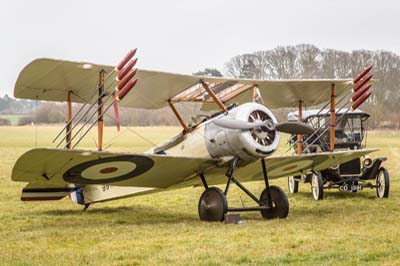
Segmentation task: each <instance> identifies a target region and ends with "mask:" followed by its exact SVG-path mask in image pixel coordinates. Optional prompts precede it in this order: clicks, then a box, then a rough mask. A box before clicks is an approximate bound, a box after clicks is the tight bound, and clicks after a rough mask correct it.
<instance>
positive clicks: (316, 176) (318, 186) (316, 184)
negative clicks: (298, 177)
mask: <svg viewBox="0 0 400 266" xmlns="http://www.w3.org/2000/svg"><path fill="white" fill-rule="evenodd" d="M311 194H312V196H313V199H315V200H322V199H323V197H324V184H323V182H322V176H321V173H319V172H317V173H313V175H312V177H311Z"/></svg>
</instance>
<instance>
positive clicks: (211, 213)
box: [199, 187, 228, 222]
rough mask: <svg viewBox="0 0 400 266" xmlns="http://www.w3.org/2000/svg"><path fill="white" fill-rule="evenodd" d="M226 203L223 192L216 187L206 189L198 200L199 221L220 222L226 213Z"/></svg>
mask: <svg viewBox="0 0 400 266" xmlns="http://www.w3.org/2000/svg"><path fill="white" fill-rule="evenodd" d="M227 209H228V203H227V200H226V197H225V194H224V192H222V190H221V189H219V188H217V187H210V188H207V189H206V190H205V191H204V192H203V194H201V197H200V200H199V216H200V220H201V221H207V222H221V221H223V220H224V215H225V213H226V212H227Z"/></svg>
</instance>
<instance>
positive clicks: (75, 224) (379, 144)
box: [0, 126, 400, 265]
mask: <svg viewBox="0 0 400 266" xmlns="http://www.w3.org/2000/svg"><path fill="white" fill-rule="evenodd" d="M58 129H59V128H58V127H44V126H43V127H39V128H38V129H37V138H36V127H0V158H1V160H0V182H1V185H0V220H1V222H0V265H400V220H399V218H400V181H399V180H400V164H399V160H400V132H396V133H393V132H376V133H370V134H369V135H368V141H369V147H376V148H380V149H381V151H379V152H377V153H375V154H374V155H373V156H387V157H388V159H389V160H388V161H387V162H385V167H387V168H388V169H389V171H390V174H391V191H390V197H389V199H385V200H382V199H377V198H376V194H375V191H374V190H369V189H368V190H364V191H361V192H358V193H340V192H337V191H332V192H326V193H325V198H324V200H323V201H319V202H315V201H313V200H312V199H311V196H310V193H309V190H310V187H309V185H306V184H301V185H300V192H299V193H298V194H296V195H288V197H289V203H290V213H289V217H288V218H287V219H284V220H272V221H265V220H263V219H262V218H261V216H260V214H259V213H256V212H254V213H243V214H242V220H244V221H245V224H241V225H226V224H223V223H204V222H200V221H199V220H198V215H197V203H198V199H199V196H200V194H201V193H202V188H185V189H180V190H173V191H165V192H160V193H157V194H149V195H144V196H138V197H133V198H128V199H122V200H116V201H111V202H106V203H101V204H95V205H93V206H91V207H90V208H89V210H88V211H86V212H82V211H81V210H82V207H81V206H79V205H75V204H73V203H72V202H71V201H70V200H69V199H67V198H66V199H63V200H61V201H54V202H43V203H37V202H36V203H34V202H29V203H28V202H21V201H19V197H20V191H21V189H22V188H23V186H24V184H22V183H15V182H11V180H10V175H11V169H12V166H13V163H14V162H15V160H16V159H17V158H18V156H20V155H21V154H22V153H24V152H25V151H27V150H28V149H30V148H33V147H35V145H37V146H49V147H52V146H53V145H52V144H51V143H50V142H51V139H52V138H53V137H54V136H55V134H56V132H57V130H58ZM135 130H136V131H138V132H140V133H141V134H143V135H145V136H146V137H147V138H148V139H150V140H151V141H152V142H155V143H157V142H159V141H161V140H163V139H165V138H167V137H168V136H170V135H171V134H173V133H175V132H177V131H178V130H179V129H178V128H164V127H163V128H135ZM106 136H107V137H106V139H105V144H106V146H107V143H110V141H112V143H113V145H112V146H111V147H110V148H109V150H112V151H144V150H146V149H147V148H149V147H150V146H151V145H150V143H147V142H145V141H144V140H142V139H140V138H138V137H137V136H136V135H135V134H133V132H132V131H130V130H126V129H125V130H123V131H122V132H121V133H116V131H115V129H114V128H107V129H106ZM281 142H282V143H281V145H282V146H283V144H284V141H281ZM93 146H94V135H92V136H88V138H87V139H86V142H85V143H83V147H93ZM271 183H272V184H274V185H279V186H281V187H282V188H283V189H284V190H285V191H287V186H286V178H281V179H274V180H271ZM248 186H249V188H250V189H251V190H252V191H254V192H255V194H257V195H258V194H259V193H260V192H261V191H262V189H263V183H262V182H253V183H249V184H248ZM239 195H242V194H240V193H239V191H238V190H237V189H232V190H231V191H230V195H229V200H230V201H231V202H233V203H236V204H235V205H237V204H238V203H240V198H239ZM242 198H243V200H244V202H245V204H250V203H251V202H250V200H247V198H246V197H244V196H242Z"/></svg>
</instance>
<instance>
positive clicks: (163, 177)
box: [11, 149, 216, 188]
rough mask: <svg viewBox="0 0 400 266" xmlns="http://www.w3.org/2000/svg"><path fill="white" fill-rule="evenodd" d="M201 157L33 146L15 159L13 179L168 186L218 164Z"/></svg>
mask: <svg viewBox="0 0 400 266" xmlns="http://www.w3.org/2000/svg"><path fill="white" fill-rule="evenodd" d="M215 165H216V161H215V160H210V159H202V158H187V157H172V156H165V155H153V154H134V153H129V154H127V153H108V152H95V151H82V150H61V149H33V150H30V151H28V152H26V153H25V154H23V155H22V156H21V157H20V158H19V159H18V160H17V162H16V163H15V165H14V168H13V171H12V178H11V179H12V180H14V181H22V182H29V183H34V184H36V187H38V185H39V184H40V185H43V187H47V186H49V187H55V188H62V187H65V186H67V185H69V184H77V185H90V184H92V185H95V184H110V185H116V186H133V187H148V188H166V187H170V186H172V185H175V184H178V183H181V182H183V181H185V180H186V179H187V178H191V177H193V176H196V175H197V174H198V173H199V172H205V171H206V170H207V169H208V168H210V167H215Z"/></svg>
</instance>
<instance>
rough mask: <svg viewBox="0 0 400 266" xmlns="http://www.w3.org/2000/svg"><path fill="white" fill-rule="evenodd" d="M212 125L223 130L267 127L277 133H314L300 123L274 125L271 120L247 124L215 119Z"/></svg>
mask: <svg viewBox="0 0 400 266" xmlns="http://www.w3.org/2000/svg"><path fill="white" fill-rule="evenodd" d="M213 123H214V124H215V125H217V126H220V127H223V128H228V129H239V130H246V129H252V128H256V127H267V128H268V129H269V130H274V129H275V130H277V131H281V132H285V133H289V134H303V135H310V134H312V133H313V132H314V128H313V127H311V126H309V125H308V124H306V123H302V122H283V123H278V124H276V125H274V124H273V122H272V120H267V121H260V122H247V121H241V120H232V119H216V120H213Z"/></svg>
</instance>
